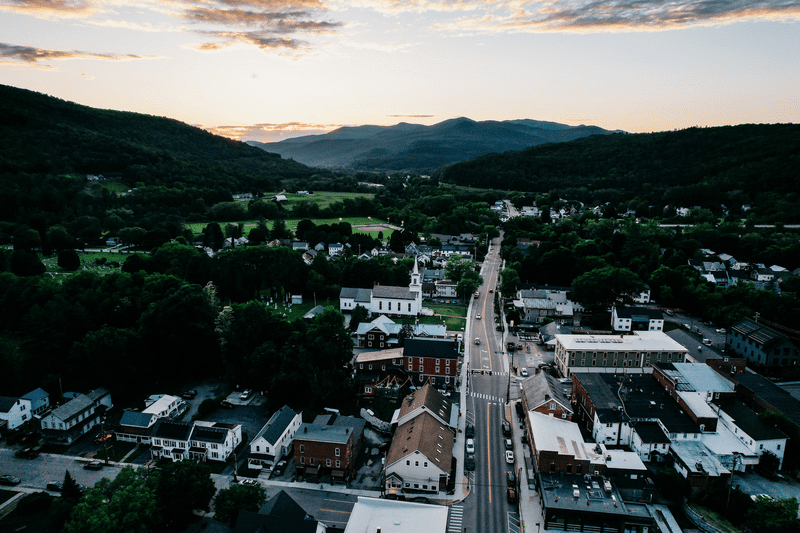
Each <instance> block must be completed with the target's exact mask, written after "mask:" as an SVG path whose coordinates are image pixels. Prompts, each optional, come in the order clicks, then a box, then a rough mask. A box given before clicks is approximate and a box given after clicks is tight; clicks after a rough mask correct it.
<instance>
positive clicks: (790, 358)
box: [725, 318, 800, 367]
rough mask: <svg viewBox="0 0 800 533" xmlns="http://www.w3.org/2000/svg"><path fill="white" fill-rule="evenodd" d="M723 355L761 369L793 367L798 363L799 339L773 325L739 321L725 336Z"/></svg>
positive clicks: (747, 319)
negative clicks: (729, 354)
mask: <svg viewBox="0 0 800 533" xmlns="http://www.w3.org/2000/svg"><path fill="white" fill-rule="evenodd" d="M725 344H726V351H727V352H729V353H733V354H736V355H739V356H741V357H745V358H746V359H747V360H748V361H751V362H753V363H757V364H759V365H763V366H769V367H778V366H782V367H785V366H796V365H797V364H798V362H800V338H797V336H796V334H793V333H792V332H791V330H788V329H787V328H783V327H782V326H780V325H778V324H774V323H769V325H767V324H766V323H764V321H763V320H762V321H760V322H756V321H755V320H752V319H750V318H743V319H741V320H740V321H739V322H737V323H735V324H734V325H733V326H731V328H730V329H729V330H728V332H727V338H726V339H725Z"/></svg>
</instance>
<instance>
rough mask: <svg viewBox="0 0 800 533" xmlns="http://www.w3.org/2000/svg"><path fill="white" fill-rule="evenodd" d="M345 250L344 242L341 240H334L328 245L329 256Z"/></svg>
mask: <svg viewBox="0 0 800 533" xmlns="http://www.w3.org/2000/svg"><path fill="white" fill-rule="evenodd" d="M342 252H344V244H342V243H340V242H332V243H330V244H329V245H328V256H329V257H334V256H337V255H339V254H341V253H342Z"/></svg>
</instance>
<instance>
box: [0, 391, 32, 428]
mask: <svg viewBox="0 0 800 533" xmlns="http://www.w3.org/2000/svg"><path fill="white" fill-rule="evenodd" d="M31 418H33V414H32V412H31V402H30V400H24V399H22V398H14V397H11V396H0V429H16V428H18V427H19V426H21V425H22V424H24V423H25V422H28V421H29V420H31Z"/></svg>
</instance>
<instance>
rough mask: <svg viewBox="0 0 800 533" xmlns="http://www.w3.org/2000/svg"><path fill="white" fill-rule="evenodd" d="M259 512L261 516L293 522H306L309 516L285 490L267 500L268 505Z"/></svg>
mask: <svg viewBox="0 0 800 533" xmlns="http://www.w3.org/2000/svg"><path fill="white" fill-rule="evenodd" d="M258 512H259V514H264V515H269V516H280V517H282V518H291V519H292V520H305V519H306V518H307V517H308V516H309V515H308V513H307V512H306V511H305V509H303V508H302V507H300V505H299V504H298V503H297V502H296V501H294V499H293V498H292V497H291V496H289V495H288V494H287V493H286V491H284V490H281V491H280V492H278V494H276V495H275V496H273V497H272V498H270V499H269V500H267V503H265V504H264V506H263V507H262V508H261V509H259V511H258Z"/></svg>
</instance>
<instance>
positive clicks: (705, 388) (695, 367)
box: [672, 363, 734, 392]
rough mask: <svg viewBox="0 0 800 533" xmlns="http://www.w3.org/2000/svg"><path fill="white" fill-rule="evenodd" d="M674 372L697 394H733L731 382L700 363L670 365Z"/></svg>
mask: <svg viewBox="0 0 800 533" xmlns="http://www.w3.org/2000/svg"><path fill="white" fill-rule="evenodd" d="M672 366H673V367H675V371H676V372H679V373H680V375H681V376H682V377H683V378H684V379H685V380H686V381H687V382H688V383H689V385H690V386H691V387H692V389H694V390H696V391H698V392H733V389H734V385H733V382H732V381H730V380H729V379H727V378H725V377H724V376H723V375H722V374H720V373H719V372H717V371H716V370H714V369H713V368H711V367H710V366H708V365H704V364H702V363H672Z"/></svg>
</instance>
